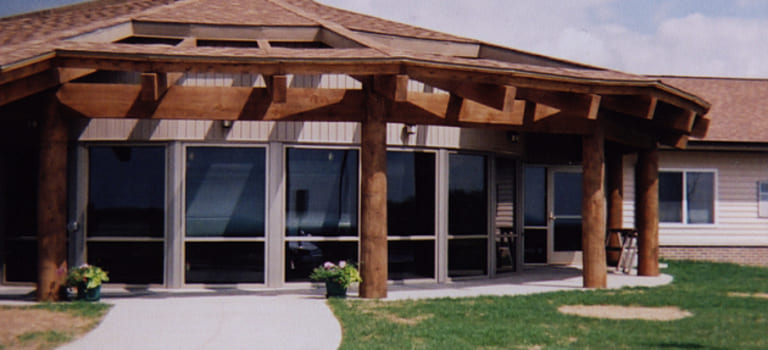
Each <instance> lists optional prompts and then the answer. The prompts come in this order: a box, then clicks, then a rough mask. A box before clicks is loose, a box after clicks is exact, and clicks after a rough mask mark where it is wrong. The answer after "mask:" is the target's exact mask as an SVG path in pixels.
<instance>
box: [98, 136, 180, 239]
mask: <svg viewBox="0 0 768 350" xmlns="http://www.w3.org/2000/svg"><path fill="white" fill-rule="evenodd" d="M89 183H90V187H89V191H88V235H89V236H92V237H93V236H123V237H163V232H164V229H163V226H164V223H165V222H164V218H165V149H164V148H162V147H92V148H91V149H90V171H89Z"/></svg>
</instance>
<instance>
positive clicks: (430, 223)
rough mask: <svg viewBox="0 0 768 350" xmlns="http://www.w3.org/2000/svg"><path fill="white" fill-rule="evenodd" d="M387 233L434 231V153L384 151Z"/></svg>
mask: <svg viewBox="0 0 768 350" xmlns="http://www.w3.org/2000/svg"><path fill="white" fill-rule="evenodd" d="M387 228H388V230H389V235H390V236H398V235H434V234H435V155H434V154H432V153H421V152H387Z"/></svg>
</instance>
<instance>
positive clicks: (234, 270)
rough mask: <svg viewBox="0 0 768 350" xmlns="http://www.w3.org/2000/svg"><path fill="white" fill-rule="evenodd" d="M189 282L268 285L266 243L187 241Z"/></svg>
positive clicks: (186, 252) (186, 255) (187, 278)
mask: <svg viewBox="0 0 768 350" xmlns="http://www.w3.org/2000/svg"><path fill="white" fill-rule="evenodd" d="M185 247H186V251H185V254H184V257H185V259H186V264H185V266H186V275H185V276H186V282H187V283H264V243H263V242H187V243H186V245H185Z"/></svg>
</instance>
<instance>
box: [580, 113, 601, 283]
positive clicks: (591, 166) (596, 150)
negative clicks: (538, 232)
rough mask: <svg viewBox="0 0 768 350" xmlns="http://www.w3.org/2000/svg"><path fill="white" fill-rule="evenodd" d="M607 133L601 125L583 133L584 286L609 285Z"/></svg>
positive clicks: (582, 235)
mask: <svg viewBox="0 0 768 350" xmlns="http://www.w3.org/2000/svg"><path fill="white" fill-rule="evenodd" d="M604 147H605V137H604V134H603V131H602V128H601V127H599V126H598V127H596V128H595V131H594V133H593V134H590V135H585V136H583V137H582V169H583V170H582V204H581V212H582V219H581V227H582V230H581V231H582V233H581V242H582V243H581V248H582V259H583V266H584V271H583V273H584V281H583V282H584V287H585V288H605V287H606V286H607V268H606V260H605V232H606V230H605V189H604V187H603V186H604V183H605V149H604Z"/></svg>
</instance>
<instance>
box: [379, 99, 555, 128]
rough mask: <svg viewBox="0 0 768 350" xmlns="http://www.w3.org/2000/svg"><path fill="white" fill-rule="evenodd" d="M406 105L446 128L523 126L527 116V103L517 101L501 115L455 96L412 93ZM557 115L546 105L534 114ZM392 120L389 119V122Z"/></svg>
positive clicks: (538, 116) (481, 105)
mask: <svg viewBox="0 0 768 350" xmlns="http://www.w3.org/2000/svg"><path fill="white" fill-rule="evenodd" d="M407 103H408V104H411V105H413V106H414V107H416V108H419V109H421V110H423V111H424V112H425V113H428V114H430V115H432V116H433V117H434V118H436V119H439V120H443V121H444V122H445V124H447V125H460V124H463V125H470V124H471V125H498V126H502V125H506V126H522V125H523V114H524V113H525V101H520V100H516V101H515V106H514V108H513V110H512V112H501V111H499V110H497V109H495V108H491V107H488V106H486V105H483V104H480V103H478V102H475V101H472V100H467V99H463V98H461V97H460V96H458V95H455V94H454V95H446V94H429V93H420V92H413V91H411V92H409V93H408V101H407ZM457 112H458V113H457ZM558 112H559V111H558V110H555V109H552V108H548V107H546V106H542V108H539V109H536V110H535V111H534V113H535V114H536V117H537V118H538V119H544V118H546V117H547V116H549V115H553V114H555V113H558ZM399 117H400V116H398V115H393V116H392V118H399ZM406 118H407V117H406ZM392 120H393V119H390V121H392Z"/></svg>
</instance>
